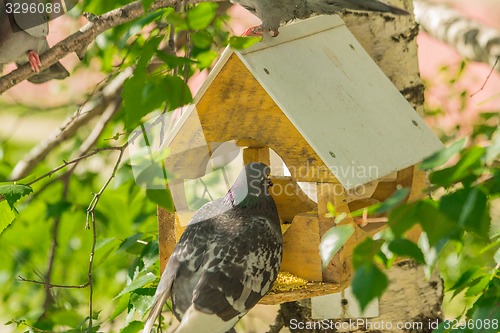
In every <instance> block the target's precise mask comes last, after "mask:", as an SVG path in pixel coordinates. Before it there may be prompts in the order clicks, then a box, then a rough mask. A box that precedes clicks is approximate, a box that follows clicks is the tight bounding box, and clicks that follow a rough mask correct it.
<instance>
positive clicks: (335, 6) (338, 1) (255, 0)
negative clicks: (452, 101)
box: [231, 0, 409, 37]
mask: <svg viewBox="0 0 500 333" xmlns="http://www.w3.org/2000/svg"><path fill="white" fill-rule="evenodd" d="M231 1H232V2H234V3H237V4H239V5H241V6H243V7H244V8H246V9H247V10H248V11H250V12H251V13H253V14H254V15H255V16H257V17H258V18H260V19H261V20H262V24H261V25H259V26H256V27H252V28H249V29H247V30H246V31H245V32H244V33H243V35H244V36H261V35H262V34H263V32H265V31H272V32H273V36H274V37H276V36H277V35H278V34H279V31H278V28H279V26H280V24H281V23H283V22H288V21H291V20H294V19H306V18H308V17H310V16H312V15H313V14H327V15H331V14H337V13H339V12H342V11H343V10H345V9H348V10H360V11H368V12H382V13H392V14H395V15H409V13H408V12H407V11H406V10H403V9H400V8H397V7H394V6H391V5H388V4H386V3H384V2H381V1H378V0H231Z"/></svg>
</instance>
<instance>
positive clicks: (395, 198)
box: [351, 187, 410, 217]
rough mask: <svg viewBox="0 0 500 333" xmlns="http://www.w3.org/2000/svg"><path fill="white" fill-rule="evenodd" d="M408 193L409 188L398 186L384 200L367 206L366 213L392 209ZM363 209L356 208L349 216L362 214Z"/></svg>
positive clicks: (384, 211)
mask: <svg viewBox="0 0 500 333" xmlns="http://www.w3.org/2000/svg"><path fill="white" fill-rule="evenodd" d="M408 194H410V189H409V188H406V187H405V188H399V189H397V190H396V191H395V192H394V193H393V194H392V195H391V196H390V197H389V198H387V199H386V200H385V201H383V202H381V203H377V204H374V205H371V206H370V207H368V209H367V214H382V213H386V212H388V211H390V210H393V209H395V208H396V207H397V206H399V205H400V204H401V203H402V202H403V201H404V200H406V198H407V197H408ZM364 211H365V208H362V209H358V210H356V211H354V212H352V214H351V216H353V217H355V216H361V215H363V213H364Z"/></svg>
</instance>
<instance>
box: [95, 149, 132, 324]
mask: <svg viewBox="0 0 500 333" xmlns="http://www.w3.org/2000/svg"><path fill="white" fill-rule="evenodd" d="M127 147H128V142H127V143H125V144H124V145H123V146H121V147H119V149H118V150H119V151H120V154H119V155H118V159H117V160H116V163H115V166H114V167H113V172H112V173H111V175H110V176H109V177H108V179H107V180H106V182H105V183H104V185H103V186H102V187H101V189H100V190H99V192H97V193H95V194H94V197H93V198H92V200H91V201H90V204H89V207H88V208H87V222H86V224H85V228H86V229H89V228H90V226H92V237H93V238H92V249H91V250H90V260H89V271H88V276H89V328H88V332H89V333H92V316H93V293H94V278H93V268H94V254H95V246H96V244H97V231H96V222H95V209H96V207H97V204H98V203H99V200H100V198H101V195H102V194H103V193H104V191H105V190H106V188H107V187H108V185H109V184H110V183H111V180H112V179H113V178H114V177H115V175H116V172H117V171H118V167H119V166H120V162H121V160H122V157H123V154H124V152H125V149H126V148H127ZM89 220H90V223H89Z"/></svg>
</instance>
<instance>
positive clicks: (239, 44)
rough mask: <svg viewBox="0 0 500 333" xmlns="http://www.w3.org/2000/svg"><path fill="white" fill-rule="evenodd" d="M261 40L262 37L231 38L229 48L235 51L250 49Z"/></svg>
mask: <svg viewBox="0 0 500 333" xmlns="http://www.w3.org/2000/svg"><path fill="white" fill-rule="evenodd" d="M261 40H262V37H241V36H231V37H230V38H229V46H230V47H231V48H232V49H234V50H243V49H247V48H249V47H250V46H252V45H254V44H257V43H258V42H260V41H261Z"/></svg>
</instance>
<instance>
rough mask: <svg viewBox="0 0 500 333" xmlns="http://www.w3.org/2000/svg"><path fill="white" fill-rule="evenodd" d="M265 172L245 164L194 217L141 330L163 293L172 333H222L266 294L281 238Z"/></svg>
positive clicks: (275, 268) (151, 318)
mask: <svg viewBox="0 0 500 333" xmlns="http://www.w3.org/2000/svg"><path fill="white" fill-rule="evenodd" d="M268 173H269V168H268V167H267V166H266V165H264V164H262V163H250V164H248V165H246V166H245V169H244V170H243V171H242V173H241V174H240V175H239V176H238V178H237V180H236V181H235V184H234V185H233V186H232V187H231V189H230V190H229V191H228V193H227V194H226V195H225V196H224V197H222V198H220V199H217V200H215V201H213V202H210V203H207V204H205V205H204V206H203V207H202V208H200V209H199V210H198V211H197V212H196V214H195V215H194V216H193V218H192V220H191V222H190V223H189V225H188V226H187V228H186V230H185V231H184V233H183V234H182V236H181V238H180V240H179V242H178V244H177V245H176V247H175V249H174V252H173V253H172V255H171V257H170V259H169V261H168V264H167V266H166V268H165V271H164V273H163V274H162V277H161V280H160V283H159V285H158V289H157V291H156V298H155V303H154V305H153V308H152V310H151V313H150V315H149V317H148V319H147V321H146V325H145V329H144V332H145V333H149V332H150V330H151V328H152V325H153V323H154V321H155V320H156V318H157V317H158V315H159V314H160V312H161V309H162V307H163V304H164V303H165V301H166V300H167V299H168V297H169V296H171V298H172V305H173V311H174V314H175V316H176V317H177V318H178V319H179V320H180V321H181V324H180V325H179V327H178V328H177V330H176V333H184V332H200V333H203V332H207V333H208V332H210V333H224V332H226V331H229V330H230V329H231V328H232V327H233V326H234V324H235V323H236V322H237V321H238V320H239V318H241V317H242V316H243V315H244V314H246V313H247V312H248V310H250V309H251V308H252V307H253V306H254V305H255V304H257V302H258V301H259V300H260V299H261V298H262V297H263V296H264V295H265V294H266V293H267V292H268V291H269V290H270V288H271V287H272V285H273V283H274V281H275V280H276V277H277V275H278V271H279V267H280V265H281V258H282V252H283V240H282V236H281V228H280V222H279V217H278V211H277V208H276V205H275V203H274V200H273V199H272V197H271V196H270V194H269V192H268V180H267V177H266V176H267V174H268Z"/></svg>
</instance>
